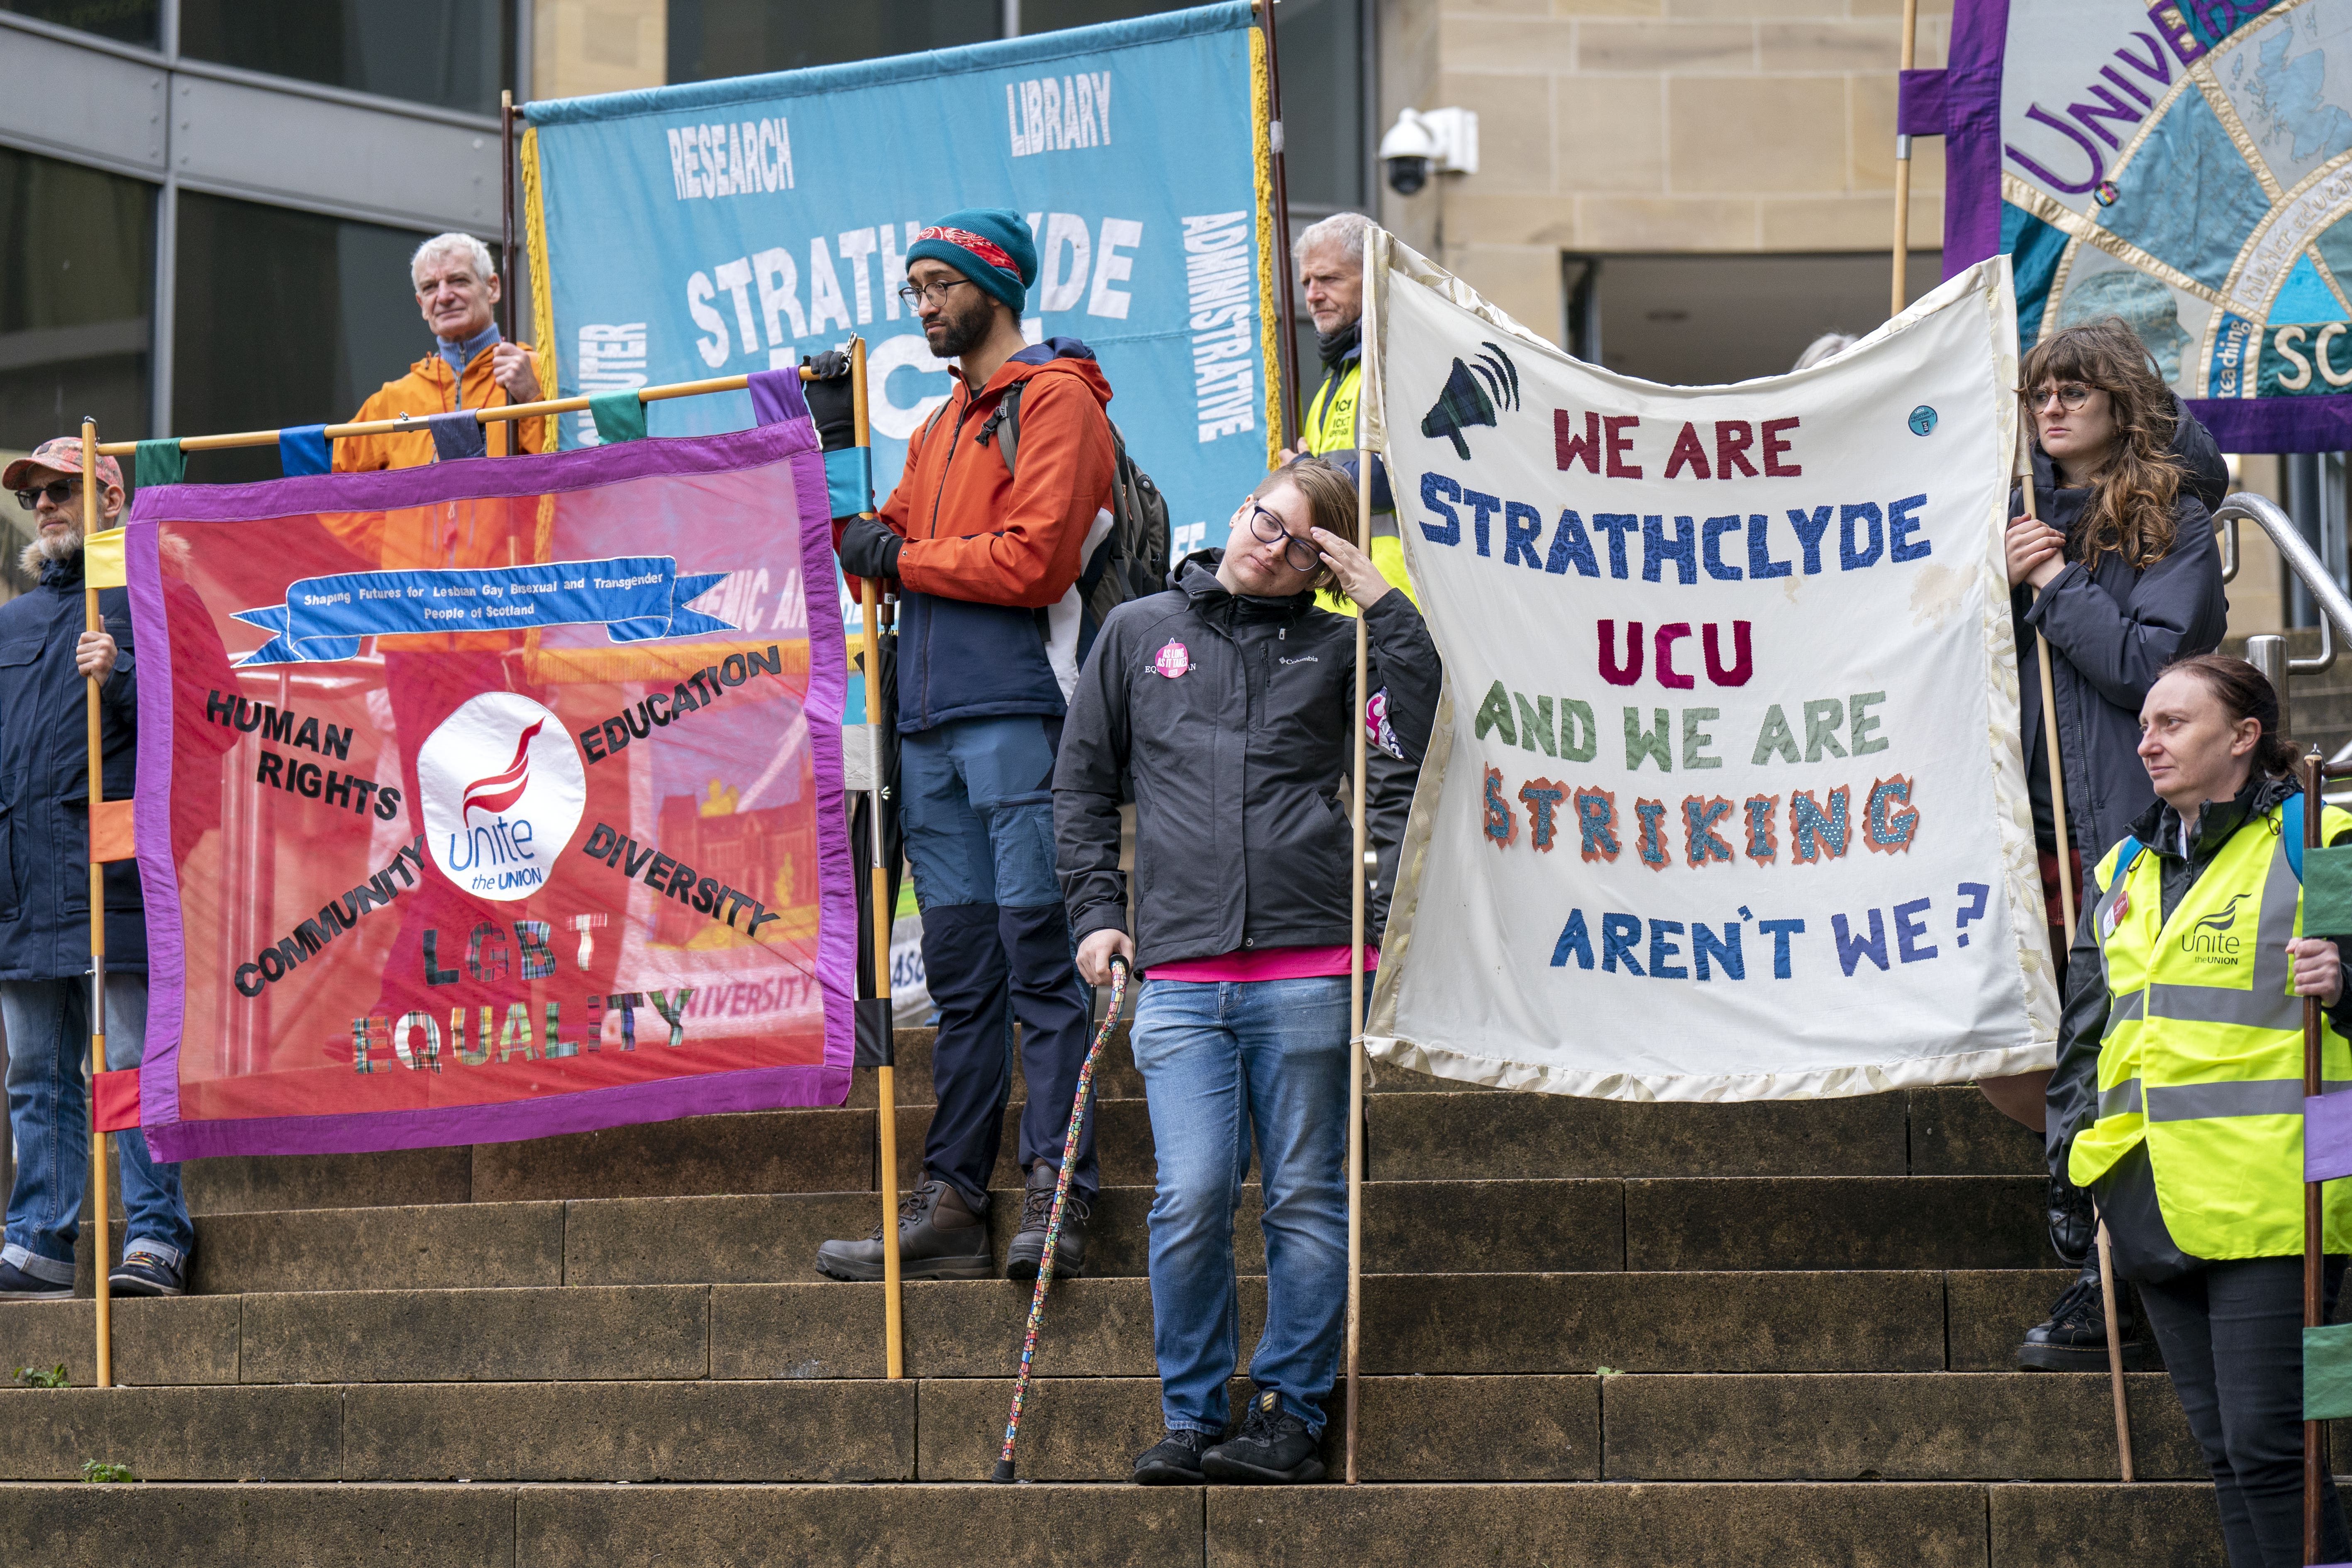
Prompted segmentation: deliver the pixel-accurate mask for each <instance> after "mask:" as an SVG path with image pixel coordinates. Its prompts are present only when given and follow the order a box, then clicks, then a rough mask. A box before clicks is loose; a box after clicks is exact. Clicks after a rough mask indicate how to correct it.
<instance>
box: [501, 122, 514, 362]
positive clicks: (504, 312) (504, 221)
mask: <svg viewBox="0 0 2352 1568" xmlns="http://www.w3.org/2000/svg"><path fill="white" fill-rule="evenodd" d="M514 172H515V147H514V93H513V92H512V91H511V90H509V91H503V92H500V93H499V272H501V273H503V274H504V276H503V277H501V278H500V279H499V337H501V338H503V339H504V340H506V341H507V342H514V341H515V331H514V313H515V291H514V275H515V242H514Z"/></svg>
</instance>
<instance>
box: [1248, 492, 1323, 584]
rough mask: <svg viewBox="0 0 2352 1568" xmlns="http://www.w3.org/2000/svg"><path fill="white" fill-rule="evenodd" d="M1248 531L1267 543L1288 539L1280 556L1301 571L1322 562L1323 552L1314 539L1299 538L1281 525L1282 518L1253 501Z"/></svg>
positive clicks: (1312, 568) (1305, 570) (1309, 570)
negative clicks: (1302, 556) (1302, 558)
mask: <svg viewBox="0 0 2352 1568" xmlns="http://www.w3.org/2000/svg"><path fill="white" fill-rule="evenodd" d="M1250 531H1251V532H1252V533H1255V534H1256V535H1257V536H1258V537H1259V538H1260V539H1263V540H1264V541H1265V542H1267V543H1268V544H1272V543H1273V542H1275V541H1276V540H1277V539H1283V540H1287V541H1289V542H1288V543H1286V544H1285V545H1284V546H1283V547H1282V558H1283V559H1284V560H1285V561H1287V562H1289V563H1291V565H1293V566H1295V567H1297V569H1298V570H1299V571H1301V572H1312V571H1314V570H1315V569H1316V568H1317V567H1318V566H1320V565H1322V564H1323V552H1322V551H1321V550H1320V549H1318V548H1317V546H1316V544H1315V542H1314V541H1312V540H1307V539H1301V538H1299V537H1298V535H1297V534H1295V533H1293V532H1291V531H1290V530H1288V529H1286V528H1285V527H1283V526H1282V519H1280V518H1278V517H1276V516H1275V515H1274V513H1272V512H1270V511H1268V510H1265V508H1264V507H1262V506H1259V505H1256V504H1255V502H1253V503H1252V504H1251V506H1250ZM1301 552H1304V553H1305V555H1306V559H1305V560H1303V561H1302V560H1300V559H1299V556H1300V553H1301Z"/></svg>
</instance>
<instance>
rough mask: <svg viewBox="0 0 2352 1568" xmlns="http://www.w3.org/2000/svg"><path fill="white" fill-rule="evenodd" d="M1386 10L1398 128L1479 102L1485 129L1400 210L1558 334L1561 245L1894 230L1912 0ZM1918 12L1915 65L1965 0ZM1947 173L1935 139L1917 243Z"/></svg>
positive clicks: (1419, 239) (1414, 236)
mask: <svg viewBox="0 0 2352 1568" xmlns="http://www.w3.org/2000/svg"><path fill="white" fill-rule="evenodd" d="M1382 10H1383V13H1384V14H1383V16H1382V32H1381V53H1382V57H1383V61H1384V70H1383V79H1382V82H1381V91H1382V101H1381V120H1382V123H1383V124H1386V123H1389V122H1391V121H1394V119H1395V117H1396V113H1397V111H1398V110H1400V109H1402V108H1404V107H1406V106H1408V105H1410V106H1411V107H1413V108H1417V109H1434V108H1439V107H1443V106H1448V105H1454V106H1459V107H1462V108H1465V109H1475V110H1477V111H1478V117H1479V138H1480V142H1481V147H1480V168H1479V172H1478V173H1477V174H1469V175H1458V176H1450V177H1446V178H1444V179H1440V180H1433V181H1432V182H1431V184H1430V187H1429V188H1428V189H1427V190H1424V191H1423V193H1422V194H1421V195H1417V196H1414V197H1412V198H1409V199H1407V198H1400V197H1398V196H1396V195H1393V194H1389V193H1385V192H1384V193H1383V209H1382V222H1383V223H1385V224H1386V225H1388V226H1390V227H1391V228H1393V229H1395V230H1396V231H1397V232H1398V233H1400V234H1402V235H1404V236H1406V237H1407V238H1408V239H1410V240H1411V241H1412V243H1414V244H1415V245H1416V246H1419V247H1423V248H1430V249H1432V250H1433V252H1434V251H1436V250H1439V249H1442V253H1443V257H1444V260H1445V262H1446V264H1447V265H1448V266H1449V267H1451V268H1454V270H1456V271H1458V272H1459V273H1461V274H1462V276H1463V277H1465V279H1469V280H1470V281H1471V282H1472V283H1473V284H1474V285H1475V286H1476V287H1477V288H1478V289H1480V290H1481V291H1483V292H1485V293H1486V294H1487V295H1488V296H1489V297H1491V298H1492V299H1494V300H1496V303H1498V304H1500V305H1502V306H1503V307H1504V308H1505V309H1506V310H1509V311H1511V312H1512V314H1514V315H1516V316H1517V317H1518V318H1519V319H1520V320H1521V321H1525V322H1526V323H1527V324H1528V325H1529V326H1531V327H1534V328H1536V329H1537V330H1538V331H1544V332H1546V333H1557V332H1558V331H1559V330H1560V321H1561V310H1562V301H1561V300H1560V279H1559V271H1560V269H1559V256H1560V254H1561V253H1562V252H1564V251H1583V252H1600V253H1607V252H1612V251H1615V252H1626V251H1812V250H1853V251H1867V250H1874V249H1884V248H1888V247H1891V246H1892V244H1893V239H1894V224H1895V209H1894V184H1895V71H1896V68H1897V66H1898V65H1899V63H1900V58H1901V55H1900V45H1901V28H1902V0H1387V3H1386V4H1384V5H1383V6H1382ZM1919 12H1920V14H1919V27H1918V46H1917V56H1916V64H1917V65H1918V66H1920V67H1921V68H1929V67H1936V66H1941V65H1942V64H1943V63H1944V51H1945V47H1946V44H1947V42H1948V37H1949V34H1950V19H1951V7H1950V5H1949V3H1948V0H1922V4H1921V5H1920V8H1919ZM1391 13H1392V14H1393V15H1391ZM1400 57H1402V58H1400ZM1943 183H1944V176H1943V146H1942V142H1941V141H1940V139H1937V138H1921V139H1920V140H1919V141H1917V142H1915V143H1914V162H1913V164H1912V206H1911V226H1910V235H1911V244H1912V245H1913V246H1914V247H1924V248H1928V249H1933V248H1936V247H1939V246H1940V245H1941V244H1942V236H1943V221H1944V214H1943V200H1942V193H1943Z"/></svg>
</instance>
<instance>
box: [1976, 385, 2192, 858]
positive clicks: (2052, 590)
mask: <svg viewBox="0 0 2352 1568" xmlns="http://www.w3.org/2000/svg"><path fill="white" fill-rule="evenodd" d="M2212 444H2213V438H2212V437H2210V436H2209V435H2207V434H2206V433H2205V429H2204V426H2200V425H2198V424H2197V423H2196V422H2195V421H2194V420H2193V419H2189V417H2188V416H2187V415H2186V413H2185V412H2184V414H2183V416H2182V423H2181V430H2180V433H2179V437H2177V438H2176V440H2175V442H2174V449H2175V451H2176V453H2177V454H2179V455H2180V456H2181V457H2182V458H2183V459H2184V461H2185V462H2186V464H2187V466H2188V468H2189V481H2188V482H2186V483H2184V484H2183V485H2182V486H2181V490H2180V495H2179V499H2178V500H2176V501H2175V502H2174V505H2173V527H2174V538H2173V544H2172V549H2171V551H2170V552H2169V553H2168V554H2167V555H2166V556H2165V557H2164V559H2163V560H2161V561H2158V562H2157V563H2155V564H2153V565H2151V566H2149V567H2147V569H2146V570H2145V571H2137V572H2136V571H2134V570H2133V569H2132V568H2131V567H2130V566H2128V565H2126V563H2124V562H2123V561H2122V560H2121V559H2120V558H2119V557H2117V556H2116V554H2115V553H2114V552H2108V553H2106V554H2105V555H2104V556H2102V557H2101V559H2100V561H2099V565H2098V569H2097V570H2096V571H2092V570H2090V569H2089V568H2087V567H2085V566H2084V564H2083V563H2082V560H2081V558H2080V551H2079V548H2078V546H2077V544H2076V542H2075V541H2074V524H2075V522H2076V521H2078V520H2079V519H2080V518H2081V516H2082V513H2083V509H2084V506H2085V505H2086V504H2087V502H2088V501H2089V500H2090V497H2091V492H2090V491H2089V490H2088V489H2055V488H2053V485H2052V477H2053V476H2052V472H2051V467H2050V459H2049V458H2047V457H2045V456H2044V455H2043V454H2042V452H2041V451H2039V450H2036V451H2035V452H2034V454H2033V489H2034V499H2035V508H2034V510H2035V511H2036V513H2037V514H2038V515H2039V516H2040V517H2041V518H2042V521H2045V522H2047V523H2049V524H2050V526H2051V527H2053V528H2055V529H2057V530H2059V531H2062V532H2064V533H2066V534H2067V535H2068V542H2067V549H2066V561H2067V564H2066V567H2065V569H2064V570H2063V571H2062V572H2060V573H2059V574H2058V575H2057V576H2056V577H2055V578H2053V580H2052V581H2051V583H2050V585H2049V586H2048V587H2047V588H2045V589H2043V590H2042V593H2041V595H2039V596H2038V597H2037V596H2036V595H2035V594H2034V592H2033V590H2032V588H2030V587H2027V586H2025V585H2024V584H2019V585H2018V586H2017V587H2016V588H2015V589H2014V590H2012V591H2011V595H2010V610H2011V620H2012V623H2013V625H2014V626H2015V628H2016V632H2017V668H2018V675H2019V680H2018V686H2019V692H2018V695H2019V698H2020V700H2021V707H2020V714H2019V717H2020V719H2021V729H2022V733H2023V736H2024V741H2025V764H2026V772H2027V775H2028V777H2029V779H2030V781H2031V785H2032V794H2033V797H2034V806H2035V811H2034V816H2035V821H2036V834H2037V837H2041V836H2042V835H2044V834H2047V833H2049V831H2050V829H2049V827H2048V814H2049V804H2048V803H2049V771H2048V761H2047V759H2048V751H2047V746H2048V742H2046V741H2045V740H2043V738H2042V678H2041V673H2040V670H2039V668H2037V664H2038V659H2037V655H2036V653H2035V648H2034V642H2035V638H2036V637H2041V636H2046V637H2049V639H2050V674H2051V679H2052V680H2053V682H2054V683H2055V685H2056V688H2057V697H2058V746H2059V754H2060V756H2061V757H2062V758H2063V763H2064V767H2065V782H2066V815H2067V816H2068V817H2069V818H2070V819H2071V820H2072V822H2073V824H2074V847H2076V848H2078V849H2080V850H2081V851H2082V852H2083V858H2084V860H2085V861H2088V860H2090V859H2092V858H2095V857H2096V856H2100V855H2104V854H2105V853H2106V852H2107V850H2108V848H2109V847H2111V846H2113V845H2114V844H2115V843H2116V841H2117V840H2118V839H2120V838H2122V837H2123V836H2124V834H2125V833H2126V831H2127V830H2128V826H2129V824H2130V823H2131V821H2132V819H2133V818H2134V817H2136V816H2139V815H2140V814H2141V813H2142V812H2144V811H2146V810H2147V808H2148V807H2149V806H2150V805H2153V804H2154V803H2155V800H2156V791H2155V790H2154V788H2153V787H2151V786H2150V784H2148V782H2147V769H2146V768H2144V767H2142V766H2141V765H2140V761H2139V755H2138V748H2139V709H2140V704H2141V703H2142V702H2144V701H2146V700H2147V691H2148V688H2149V687H2151V686H2153V685H2155V684H2156V677H2157V673H2158V671H2159V670H2161V669H2163V668H2164V667H2165V666H2166V665H2168V664H2169V663H2171V662H2172V661H2173V660H2174V659H2177V658H2189V657H2191V656H2193V655H2196V654H2200V653H2210V652H2212V651H2213V649H2214V648H2216V647H2219V646H2221V637H2222V634H2223V633H2224V631H2226V630H2227V628H2228V625H2229V618H2230V605H2229V599H2228V597H2227V595H2224V594H2223V592H2222V587H2221V552H2220V551H2219V550H2218V549H2217V548H2216V547H2215V545H2214V542H2213V528H2212V520H2211V514H2210V513H2209V512H2208V511H2207V510H2206V507H2205V503H2204V501H2203V500H2200V494H2199V492H2200V490H2206V489H2215V488H2217V484H2216V481H2215V479H2214V477H2213V474H2212V473H2211V472H2210V471H2207V468H2206V466H2205V465H2204V464H2203V463H2202V462H2201V460H2200V449H2204V448H2210V447H2212ZM2210 455H2211V456H2212V457H2213V458H2215V459H2216V461H2217V463H2218V458H2219V454H2218V453H2213V454H2210ZM2224 479H2226V474H2225V475H2224ZM2011 515H2015V513H2014V511H2013V510H2012V513H2011Z"/></svg>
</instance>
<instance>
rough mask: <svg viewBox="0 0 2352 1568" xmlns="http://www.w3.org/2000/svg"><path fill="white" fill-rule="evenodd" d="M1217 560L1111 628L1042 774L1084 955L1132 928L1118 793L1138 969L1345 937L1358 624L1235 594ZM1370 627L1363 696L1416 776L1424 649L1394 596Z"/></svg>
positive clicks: (1121, 614)
mask: <svg viewBox="0 0 2352 1568" xmlns="http://www.w3.org/2000/svg"><path fill="white" fill-rule="evenodd" d="M1222 559H1223V551H1217V550H1208V551H1202V552H1199V553H1197V554H1194V555H1192V556H1190V557H1188V558H1186V560H1185V561H1184V562H1182V563H1181V564H1180V565H1179V566H1178V567H1177V570H1176V574H1175V578H1174V582H1175V584H1176V586H1174V587H1172V588H1171V589H1170V590H1169V591H1168V592H1166V593H1162V594H1154V595H1151V596H1150V598H1147V599H1136V600H1132V601H1130V602H1129V603H1127V604H1124V605H1120V606H1119V607H1118V609H1116V610H1114V611H1112V612H1111V614H1110V615H1109V616H1108V618H1106V619H1105V620H1104V622H1103V626H1102V632H1101V635H1100V636H1098V637H1097V638H1096V639H1095V646H1094V651H1093V653H1092V654H1091V655H1090V656H1089V657H1088V658H1087V664H1086V668H1084V669H1083V670H1082V671H1081V672H1080V673H1079V676H1078V687H1077V691H1076V695H1075V696H1074V697H1073V698H1072V699H1071V702H1070V715H1069V718H1068V720H1067V721H1066V723H1065V724H1064V726H1063V729H1062V749H1061V756H1060V760H1059V763H1057V765H1056V766H1055V770H1054V837H1055V849H1056V858H1057V860H1058V870H1059V873H1060V877H1061V882H1062V895H1063V898H1064V900H1065V901H1066V902H1067V904H1068V905H1069V910H1070V926H1071V930H1072V931H1074V932H1075V933H1076V936H1077V937H1078V938H1079V939H1080V940H1081V941H1083V940H1084V939H1085V938H1086V937H1087V934H1088V933H1089V932H1092V931H1125V930H1126V929H1127V877H1126V874H1125V873H1123V872H1122V871H1120V869H1119V867H1118V858H1119V814H1118V808H1119V802H1120V800H1121V798H1122V796H1123V795H1124V794H1126V793H1127V792H1128V790H1129V787H1130V786H1131V789H1132V794H1133V796H1134V800H1135V877H1136V890H1137V899H1136V908H1137V925H1138V927H1139V929H1138V930H1137V931H1135V932H1134V933H1133V934H1134V936H1135V941H1136V950H1137V951H1136V963H1137V967H1138V968H1139V969H1143V970H1149V969H1150V967H1151V966H1152V965H1153V964H1155V963H1172V962H1174V961H1176V960H1178V959H1185V958H1213V957H1216V956H1218V955H1220V954H1223V953H1228V952H1238V951H1240V950H1242V949H1244V948H1249V949H1257V948H1276V947H1333V946H1338V945H1339V944H1341V943H1344V942H1347V941H1348V940H1349V926H1350V919H1351V906H1352V900H1353V884H1352V881H1351V879H1350V877H1349V857H1350V854H1351V852H1352V842H1353V840H1352V832H1351V828H1350V825H1349V819H1348V814H1347V812H1346V811H1345V810H1344V809H1342V807H1341V805H1340V792H1341V789H1342V787H1343V784H1344V783H1345V781H1346V778H1347V775H1348V773H1349V770H1350V769H1351V768H1352V767H1353V765H1354V758H1355V750H1354V747H1355V731H1354V729H1353V725H1355V724H1356V723H1359V722H1361V718H1360V715H1361V714H1362V712H1363V705H1362V704H1361V703H1360V701H1359V700H1357V697H1356V694H1355V662H1356V628H1355V626H1354V623H1353V622H1352V621H1351V620H1350V619H1349V617H1347V616H1335V615H1333V614H1331V613H1330V612H1329V611H1328V610H1321V609H1318V608H1316V607H1315V603H1314V595H1311V594H1301V595H1297V596H1296V597H1293V598H1288V599H1255V598H1249V597H1245V596H1241V595H1234V594H1229V593H1227V592H1226V591H1225V588H1224V585H1223V584H1221V583H1219V582H1218V581H1217V577H1216V566H1217V563H1218V562H1219V561H1221V560H1222ZM1364 626H1365V629H1366V631H1367V633H1368V634H1369V636H1370V642H1371V655H1370V658H1371V662H1370V683H1371V687H1372V689H1373V690H1374V691H1375V692H1378V691H1379V690H1380V689H1381V688H1383V687H1385V688H1386V689H1387V692H1388V707H1387V715H1388V721H1389V724H1390V725H1391V727H1392V728H1393V731H1394V735H1395V740H1396V742H1397V744H1398V747H1399V749H1400V750H1401V751H1402V752H1403V753H1404V755H1405V757H1406V758H1407V759H1408V760H1409V761H1412V762H1413V763H1419V762H1420V761H1421V758H1422V755H1423V752H1424V751H1425V750H1426V748H1427V746H1428V744H1429V734H1430V728H1431V726H1432V724H1433V722H1434V721H1435V720H1436V715H1437V698H1438V689H1439V687H1440V685H1441V683H1442V679H1443V678H1442V675H1441V673H1440V667H1439V664H1438V658H1437V650H1436V648H1435V647H1434V646H1433V645H1432V643H1431V642H1430V639H1429V630H1428V627H1427V626H1425V625H1424V624H1423V621H1422V618H1421V612H1420V611H1419V610H1417V609H1415V608H1414V607H1413V605H1412V600H1411V599H1409V598H1407V597H1405V595H1403V594H1402V593H1389V594H1384V595H1381V597H1380V598H1379V599H1378V600H1377V601H1376V602H1374V604H1373V605H1372V607H1371V608H1370V610H1369V611H1367V612H1366V613H1365V616H1364ZM1179 650H1181V652H1180V651H1179ZM1163 670H1170V671H1174V670H1181V673H1177V674H1173V675H1171V674H1165V673H1162V671H1163Z"/></svg>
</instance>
